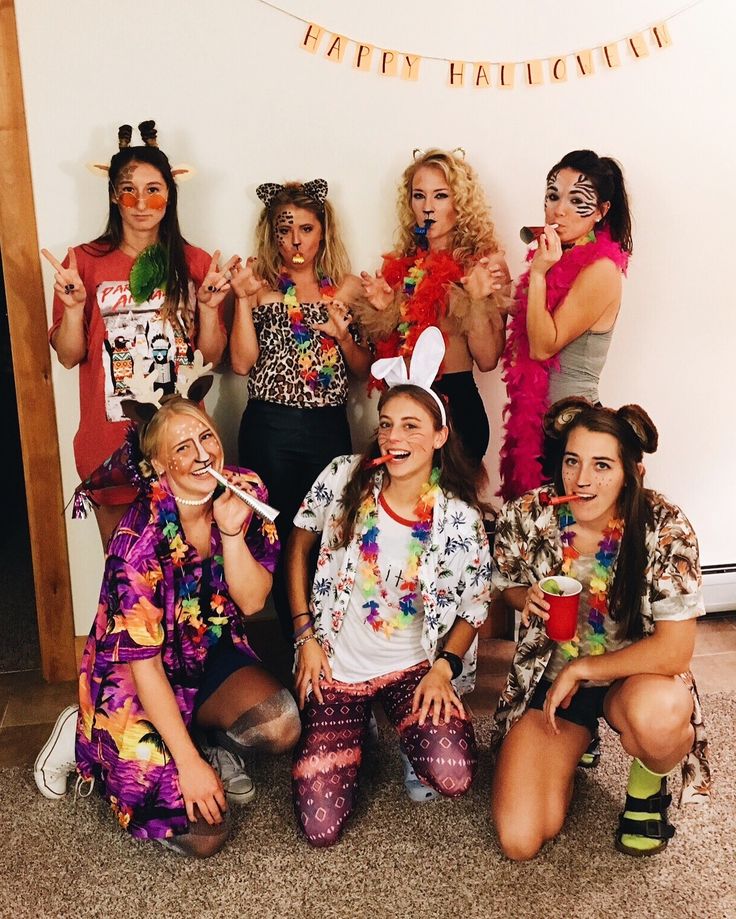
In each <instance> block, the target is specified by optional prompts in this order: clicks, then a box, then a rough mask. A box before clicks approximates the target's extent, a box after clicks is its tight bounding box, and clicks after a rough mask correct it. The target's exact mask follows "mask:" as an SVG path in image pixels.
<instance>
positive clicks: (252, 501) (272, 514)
mask: <svg viewBox="0 0 736 919" xmlns="http://www.w3.org/2000/svg"><path fill="white" fill-rule="evenodd" d="M207 472H209V474H210V475H211V476H212V478H214V479H216V480H217V481H218V482H219V483H220V485H224V486H225V488H229V489H230V491H231V492H232V493H233V494H234V495H237V496H238V498H240V500H241V501H243V502H244V503H245V504H247V505H248V507H249V508H250V509H251V510H252V511H253V513H254V514H258V516H259V517H262V518H263V519H264V520H268V521H269V523H273V522H274V520H275V519H276V518H277V517H278V515H279V512H278V511H277V510H276V508H275V507H271V505H270V504H266V502H265V501H259V500H258V498H254V497H253V495H249V494H248V492H247V491H243V489H242V488H238V486H237V485H233V483H232V482H228V480H227V479H226V478H225V476H224V475H222V473H220V472H218V471H217V470H216V469H213V468H212V467H211V466H210V467H208V468H207Z"/></svg>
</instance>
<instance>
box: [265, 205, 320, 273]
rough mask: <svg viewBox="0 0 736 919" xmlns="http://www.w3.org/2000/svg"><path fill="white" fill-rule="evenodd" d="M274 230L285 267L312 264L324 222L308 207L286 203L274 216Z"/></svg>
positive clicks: (317, 251) (316, 253)
mask: <svg viewBox="0 0 736 919" xmlns="http://www.w3.org/2000/svg"><path fill="white" fill-rule="evenodd" d="M273 232H274V236H275V238H276V243H277V245H278V247H279V252H280V254H281V260H282V262H283V263H284V266H285V268H286V269H287V272H288V269H289V267H291V266H293V265H298V266H302V265H305V264H308V265H311V264H312V263H313V262H314V260H315V259H316V257H317V255H318V253H319V248H320V244H321V242H322V224H321V223H320V221H319V218H318V217H317V216H316V215H315V214H313V213H312V212H311V211H309V210H307V209H306V208H301V207H294V206H290V205H285V206H284V207H282V208H280V209H279V210H278V211H277V212H276V214H275V215H274V218H273Z"/></svg>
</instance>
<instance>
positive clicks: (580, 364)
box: [549, 327, 613, 405]
mask: <svg viewBox="0 0 736 919" xmlns="http://www.w3.org/2000/svg"><path fill="white" fill-rule="evenodd" d="M612 336H613V327H611V328H610V329H609V330H608V331H607V332H592V331H590V330H588V331H587V332H583V334H582V335H580V336H579V337H578V338H576V339H575V340H574V341H571V342H570V344H569V345H566V346H565V347H564V348H563V349H562V351H560V353H559V354H558V355H557V358H558V360H559V362H560V366H559V369H558V370H552V371H550V375H549V404H550V405H552V404H553V403H554V402H557V400H558V399H565V398H566V397H567V396H583V397H584V398H585V399H589V400H590V401H591V402H593V403H596V402H600V398H599V396H598V381H599V380H600V378H601V371H602V370H603V365H604V364H605V363H606V355H607V354H608V347H609V345H610V344H611V338H612Z"/></svg>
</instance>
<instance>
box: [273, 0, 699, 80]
mask: <svg viewBox="0 0 736 919" xmlns="http://www.w3.org/2000/svg"><path fill="white" fill-rule="evenodd" d="M259 2H260V3H262V4H263V5H264V6H269V7H271V8H272V9H274V10H277V11H278V12H280V13H283V14H284V15H286V16H290V17H291V18H292V19H296V20H298V21H299V22H302V23H304V25H305V26H306V29H305V30H304V32H303V34H302V37H301V40H300V45H301V47H302V49H303V50H304V51H307V52H309V53H310V54H314V55H317V54H321V55H322V56H323V57H324V58H325V59H326V60H328V61H331V62H332V63H334V64H342V63H343V62H344V61H346V60H350V61H351V62H352V66H353V69H355V70H360V71H364V72H374V73H377V74H378V75H379V76H382V77H396V78H398V79H400V80H407V81H409V82H416V81H418V80H419V74H420V72H421V64H422V61H427V60H429V61H440V62H442V63H444V64H445V65H446V66H447V84H448V86H451V87H452V88H454V89H462V88H464V87H468V86H470V87H472V88H474V89H490V88H492V87H494V88H497V89H513V88H514V87H515V86H516V87H518V86H521V85H524V86H539V85H541V84H543V83H544V82H545V77H546V79H547V81H548V82H549V83H565V82H566V81H567V79H568V77H569V76H570V75H571V73H574V74H575V75H576V76H577V77H590V76H592V75H593V74H594V73H595V72H596V68H597V67H600V68H601V69H602V70H604V71H606V70H615V69H616V68H618V67H620V66H621V63H622V51H621V48H622V46H623V47H624V49H625V52H624V53H626V54H628V57H629V59H630V60H634V61H641V60H643V59H644V58H647V57H649V55H650V52H657V51H661V50H663V49H665V48H669V47H670V46H671V45H672V38H671V36H670V32H669V29H668V27H667V23H668V22H671V20H673V19H674V18H675V17H676V16H679V15H680V14H681V13H684V12H685V11H686V10H689V9H691V8H692V7H694V6H698V4H699V3H702V2H703V0H694V2H691V3H688V4H687V5H686V6H683V7H681V8H680V9H678V10H676V11H675V12H674V13H671V14H670V15H669V16H666V17H665V18H664V19H662V20H661V21H659V22H656V23H654V24H652V25H649V26H645V27H643V28H641V29H639V30H637V31H635V32H633V33H631V34H629V35H626V36H624V37H622V38H618V39H615V40H612V41H608V42H605V43H603V44H600V45H593V46H591V47H590V48H583V49H581V50H578V51H569V52H565V53H564V54H558V55H554V56H552V57H547V58H539V59H535V60H526V61H463V60H452V59H450V58H443V57H433V56H431V55H420V54H410V53H408V52H405V51H396V50H394V49H389V48H381V47H379V46H377V45H373V44H371V43H369V42H366V41H360V40H358V39H355V38H351V37H349V36H347V35H342V34H341V33H339V32H334V31H332V30H330V29H328V28H326V27H324V26H321V25H319V24H318V23H316V22H310V21H309V20H308V19H304V18H302V17H301V16H297V15H296V14H295V13H291V12H289V11H288V10H284V9H282V8H281V7H279V6H277V5H276V4H274V3H271V2H269V0H259ZM350 45H352V46H353V48H352V52H350V53H348V49H349V46H350Z"/></svg>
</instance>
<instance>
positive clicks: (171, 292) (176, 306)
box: [82, 121, 194, 336]
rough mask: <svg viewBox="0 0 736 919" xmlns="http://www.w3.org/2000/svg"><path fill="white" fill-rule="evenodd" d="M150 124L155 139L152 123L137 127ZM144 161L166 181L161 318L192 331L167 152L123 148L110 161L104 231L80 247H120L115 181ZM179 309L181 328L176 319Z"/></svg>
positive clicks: (97, 250) (97, 251) (99, 251)
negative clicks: (165, 264)
mask: <svg viewBox="0 0 736 919" xmlns="http://www.w3.org/2000/svg"><path fill="white" fill-rule="evenodd" d="M146 126H150V129H149V130H151V131H153V137H154V138H155V135H156V131H155V129H154V128H153V122H152V121H151V122H146V121H144V122H141V125H140V129H141V132H143V130H144V127H146ZM139 163H145V164H147V165H149V166H153V168H154V169H157V170H158V171H159V172H160V173H161V176H162V178H163V180H164V182H165V183H166V190H167V202H166V211H165V213H164V217H163V220H162V221H161V223H160V224H159V227H158V235H159V241H160V243H161V245H162V247H163V249H164V251H165V252H166V258H167V262H168V264H167V270H166V298H165V300H164V305H163V307H162V309H161V318H162V319H163V320H165V321H168V322H169V323H170V324H171V325H172V326H173V327H174V328H178V329H179V330H180V331H182V332H183V333H184V334H185V335H188V336H191V335H192V334H193V333H194V311H193V309H192V307H191V305H190V303H189V268H188V267H187V260H186V254H185V246H186V244H187V243H186V240H185V239H184V237H183V236H182V235H181V230H180V229H179V217H178V215H177V203H178V189H177V185H176V182H175V181H174V176H173V175H172V173H171V164H170V163H169V158H168V157H167V156H166V154H165V153H164V152H163V151H162V150H159V148H158V147H155V146H148V145H146V146H138V147H123V148H122V149H121V150H119V151H118V152H117V153H116V154H115V155H114V156H113V158H112V159H111V160H110V171H109V174H108V176H109V186H108V191H109V195H108V197H109V211H108V217H107V226H106V227H105V231H104V233H103V234H102V235H101V236H98V237H97V239H95V240H93V241H92V242H91V243H86V244H85V245H84V246H83V247H82V248H83V249H84V250H85V252H88V253H89V254H90V255H93V256H98V257H99V256H103V255H107V254H108V253H109V252H114V251H115V250H116V249H117V248H119V246H120V244H121V243H122V241H123V221H122V218H121V217H120V208H119V205H118V204H117V203H116V202H115V201H114V200H113V197H114V194H115V184H116V182H117V180H118V176H119V175H120V173H121V172H122V170H123V169H124V168H125V167H126V166H128V165H131V164H139ZM179 310H181V313H182V318H183V324H184V328H181V325H182V323H181V322H180V321H179Z"/></svg>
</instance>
